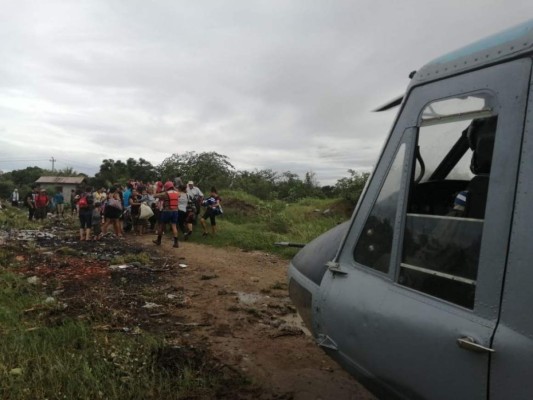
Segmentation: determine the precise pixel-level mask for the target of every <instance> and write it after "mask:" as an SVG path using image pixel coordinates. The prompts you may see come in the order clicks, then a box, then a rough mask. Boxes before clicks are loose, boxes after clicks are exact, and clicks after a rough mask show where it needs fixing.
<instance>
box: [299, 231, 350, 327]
mask: <svg viewBox="0 0 533 400" xmlns="http://www.w3.org/2000/svg"><path fill="white" fill-rule="evenodd" d="M348 227H349V221H347V222H344V223H342V224H340V225H337V226H336V227H335V228H333V229H331V230H329V231H327V232H326V233H324V234H322V235H320V236H319V237H317V238H316V239H314V240H313V241H311V242H310V243H309V244H307V245H306V246H305V247H304V248H303V249H302V250H300V251H299V252H298V253H297V254H296V256H294V258H293V259H292V260H291V263H290V265H289V296H290V298H291V300H292V302H293V304H294V305H295V306H296V309H297V310H298V314H300V317H302V319H303V321H304V323H305V325H306V326H307V328H308V329H309V330H310V331H311V332H314V329H313V311H312V310H313V302H314V301H317V299H318V293H319V289H320V283H321V282H322V277H323V276H324V274H325V273H326V271H327V269H328V267H327V265H326V264H327V263H328V262H329V261H331V260H333V259H334V258H335V256H336V254H337V250H338V248H339V246H340V244H341V241H342V239H343V238H344V235H345V234H346V232H347V231H348Z"/></svg>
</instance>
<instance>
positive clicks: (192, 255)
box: [135, 236, 373, 399]
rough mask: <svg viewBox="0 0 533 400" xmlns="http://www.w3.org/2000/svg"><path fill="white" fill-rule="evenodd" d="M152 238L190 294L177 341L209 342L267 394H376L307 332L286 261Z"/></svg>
mask: <svg viewBox="0 0 533 400" xmlns="http://www.w3.org/2000/svg"><path fill="white" fill-rule="evenodd" d="M151 239H152V238H151V237H149V236H146V237H142V238H136V239H135V240H136V241H137V242H138V243H142V244H143V246H146V247H148V248H152V246H153V248H154V250H155V251H157V252H158V254H159V255H160V256H162V257H163V258H162V259H166V257H168V256H169V255H171V254H174V255H175V256H174V258H173V259H174V260H175V262H174V264H173V265H172V269H171V272H170V273H168V274H166V275H167V276H166V278H165V281H166V283H167V284H168V285H169V286H168V288H167V290H177V291H179V292H180V293H183V294H184V295H183V300H182V302H183V304H184V307H180V308H174V309H170V310H169V312H170V313H171V315H172V318H173V319H176V320H179V321H180V322H179V324H180V325H179V326H181V327H187V328H190V329H189V330H188V331H187V332H184V333H183V334H182V335H181V336H180V337H178V338H176V339H175V340H177V341H178V342H179V341H180V340H185V341H187V342H189V343H190V342H193V343H198V344H202V345H206V346H208V347H209V348H210V351H211V352H212V353H213V354H214V355H215V356H216V357H217V358H218V359H220V360H221V361H222V362H223V363H224V364H226V365H229V366H231V367H233V368H235V369H238V370H240V371H241V372H242V373H243V374H244V375H245V376H248V377H249V378H250V379H251V380H252V382H254V383H256V384H258V385H259V386H260V387H261V392H262V396H261V398H265V399H267V398H278V399H373V397H372V395H371V394H369V393H368V392H367V391H366V390H365V389H364V388H363V387H362V386H361V385H360V384H358V383H357V382H356V381H355V380H354V379H353V378H352V377H351V376H349V375H348V374H347V373H346V372H344V371H343V370H342V369H341V368H340V367H339V366H338V365H337V364H336V363H335V362H333V361H331V360H330V359H329V358H328V357H327V356H326V355H325V354H324V352H323V351H322V350H320V349H319V348H318V346H316V344H315V343H314V341H313V340H312V338H311V337H309V336H308V335H306V334H304V333H303V331H302V329H301V327H302V326H301V321H300V320H299V318H298V317H297V315H296V314H295V310H294V308H293V306H292V305H291V303H290V300H289V298H288V293H287V285H286V271H287V264H288V263H287V261H286V260H283V259H280V258H278V257H276V256H273V255H270V254H266V253H262V252H243V251H241V250H239V249H218V248H214V247H210V246H206V245H202V244H195V243H189V242H185V243H181V247H180V248H179V249H172V248H171V243H170V241H166V242H164V243H163V245H162V246H161V247H159V248H157V247H155V246H154V245H153V244H151V243H150V241H151ZM180 265H181V266H180ZM162 323H163V324H164V322H162Z"/></svg>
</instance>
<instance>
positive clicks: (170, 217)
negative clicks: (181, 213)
mask: <svg viewBox="0 0 533 400" xmlns="http://www.w3.org/2000/svg"><path fill="white" fill-rule="evenodd" d="M159 222H161V223H162V224H167V223H169V222H170V223H171V224H177V223H178V210H176V211H161V214H159Z"/></svg>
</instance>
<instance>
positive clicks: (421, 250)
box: [399, 96, 497, 308]
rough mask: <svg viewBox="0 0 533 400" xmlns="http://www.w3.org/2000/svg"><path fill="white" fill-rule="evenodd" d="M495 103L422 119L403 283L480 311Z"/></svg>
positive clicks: (479, 101)
mask: <svg viewBox="0 0 533 400" xmlns="http://www.w3.org/2000/svg"><path fill="white" fill-rule="evenodd" d="M490 112H491V109H490V98H488V97H486V96H485V97H483V96H481V97H475V96H470V97H467V98H457V99H448V100H445V101H441V102H436V103H433V104H430V105H428V106H427V107H426V109H425V110H424V112H423V114H422V121H421V123H420V129H419V132H418V154H419V155H418V157H417V159H416V160H413V162H415V165H416V167H415V171H414V174H413V178H412V180H411V185H410V191H409V201H408V206H407V215H406V220H405V221H406V222H405V232H404V241H403V253H402V261H401V265H400V274H399V283H400V284H402V285H405V286H408V287H410V288H412V289H415V290H418V291H421V292H424V293H426V294H429V295H432V296H434V297H438V298H441V299H443V300H446V301H449V302H452V303H455V304H458V305H461V306H463V307H466V308H473V307H474V297H475V289H476V278H477V269H478V259H479V251H480V247H481V239H482V230H483V220H484V216H485V206H486V202H487V192H488V185H489V178H490V167H491V161H492V150H493V146H494V139H495V135H496V125H497V117H496V116H491V115H490Z"/></svg>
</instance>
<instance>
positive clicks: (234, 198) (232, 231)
mask: <svg viewBox="0 0 533 400" xmlns="http://www.w3.org/2000/svg"><path fill="white" fill-rule="evenodd" d="M221 197H222V199H223V202H222V204H223V207H224V214H223V215H222V216H219V217H217V234H216V235H215V236H209V237H208V238H203V237H201V236H200V234H201V226H200V225H198V226H197V227H196V229H195V230H196V233H195V234H194V235H193V236H191V239H192V240H193V241H196V242H203V243H208V244H211V245H214V246H218V247H226V246H233V247H237V248H241V249H244V250H260V251H266V252H271V253H276V254H279V255H281V256H284V257H287V258H290V257H292V256H294V255H295V254H296V252H297V251H298V249H297V248H283V247H277V246H274V243H275V242H293V243H308V242H310V241H311V240H313V239H314V238H316V237H317V236H319V235H321V234H322V233H324V232H326V231H328V230H329V229H331V228H333V227H334V226H336V225H337V224H339V223H340V222H343V221H345V220H347V219H348V218H349V217H350V212H351V208H350V207H348V206H346V204H344V203H342V202H341V201H340V200H338V199H311V198H308V199H303V200H301V201H299V202H297V203H285V202H281V201H271V202H266V201H261V200H259V199H257V198H255V197H253V196H251V195H249V194H246V193H242V192H231V191H228V192H223V193H222V194H221ZM326 210H329V212H327V213H324V211H326ZM207 224H208V225H209V221H207Z"/></svg>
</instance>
